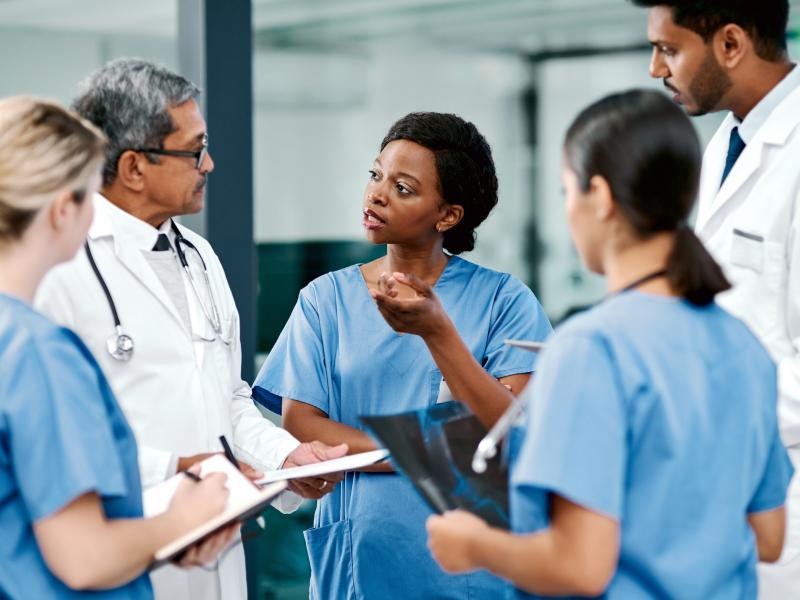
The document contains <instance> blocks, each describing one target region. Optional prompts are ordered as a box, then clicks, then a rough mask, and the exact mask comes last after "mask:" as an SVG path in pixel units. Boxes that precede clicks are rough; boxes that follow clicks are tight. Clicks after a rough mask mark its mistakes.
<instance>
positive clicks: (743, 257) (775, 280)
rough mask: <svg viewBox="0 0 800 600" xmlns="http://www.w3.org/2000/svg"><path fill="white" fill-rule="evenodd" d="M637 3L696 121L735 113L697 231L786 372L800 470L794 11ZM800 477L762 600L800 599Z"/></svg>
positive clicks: (763, 576) (788, 427)
mask: <svg viewBox="0 0 800 600" xmlns="http://www.w3.org/2000/svg"><path fill="white" fill-rule="evenodd" d="M634 2H635V3H636V4H638V5H644V6H648V7H650V11H649V17H648V37H649V39H650V42H651V44H652V45H653V57H652V62H651V65H650V72H651V75H652V76H653V77H657V78H660V79H663V80H664V85H665V86H666V87H667V88H668V89H669V90H671V91H672V92H673V94H674V98H675V101H676V102H679V103H681V104H682V105H683V106H684V107H685V108H686V110H687V112H689V114H692V115H701V114H705V113H709V112H715V111H729V112H728V114H727V116H726V118H725V120H724V121H723V123H722V125H721V126H720V128H719V130H718V131H717V132H716V134H715V135H714V137H713V139H712V140H711V142H710V143H709V145H708V148H707V149H706V152H705V156H704V159H703V172H702V180H701V184H700V202H699V209H698V215H697V222H696V225H695V227H696V229H697V232H698V234H699V235H700V237H701V238H702V239H703V240H704V241H705V243H706V245H707V246H708V248H709V250H710V251H711V252H712V254H713V255H714V257H715V258H716V259H717V261H718V262H719V263H720V264H721V265H722V266H723V267H724V269H725V273H726V275H727V276H728V278H729V279H730V281H731V282H732V283H733V289H732V290H731V291H730V292H728V293H726V294H723V295H722V296H720V297H719V302H720V304H721V305H722V306H723V307H724V308H726V309H727V310H729V311H730V312H732V313H733V314H735V315H736V316H738V317H740V318H741V319H743V320H744V321H745V322H746V323H747V324H748V325H749V326H750V328H751V329H752V330H753V331H754V332H755V333H756V335H758V337H759V338H760V339H761V341H762V342H763V343H764V344H765V345H766V346H767V348H768V349H769V351H770V353H771V354H772V357H773V359H774V360H775V361H776V363H777V364H778V377H779V393H780V398H779V403H778V413H779V419H780V425H781V434H782V437H783V441H784V444H785V445H786V446H787V448H788V449H789V454H790V456H791V457H792V460H793V462H794V466H795V472H796V473H797V472H800V470H799V468H800V210H798V209H800V69H797V68H795V65H794V64H792V62H791V61H790V60H789V57H788V54H787V48H786V27H787V22H788V13H789V6H788V1H787V0H761V1H760V2H753V1H752V0H705V1H702V2H699V1H695V2H693V1H691V0H689V1H683V0H634ZM730 351H731V352H736V351H737V349H736V348H731V349H730ZM736 468H738V465H731V469H736ZM799 477H800V476H798V475H797V474H796V475H795V478H794V480H793V481H792V484H791V487H790V490H789V495H788V499H787V503H788V507H789V519H788V520H787V522H788V531H787V536H788V537H787V539H786V543H785V546H784V552H783V555H782V557H781V560H780V562H779V563H777V564H775V565H760V566H759V596H760V597H761V598H768V599H770V600H773V599H774V600H779V599H780V600H785V599H787V598H800V479H799Z"/></svg>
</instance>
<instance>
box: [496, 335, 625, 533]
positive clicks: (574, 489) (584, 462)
mask: <svg viewBox="0 0 800 600" xmlns="http://www.w3.org/2000/svg"><path fill="white" fill-rule="evenodd" d="M615 372H616V369H615V366H614V361H613V360H612V357H611V354H610V350H609V349H608V348H607V346H606V344H605V342H604V341H603V340H602V339H600V338H595V337H590V336H585V335H575V334H572V335H570V336H569V337H563V336H560V337H557V338H556V339H555V341H553V342H552V343H551V344H550V345H549V346H548V347H547V349H546V350H545V351H544V354H543V355H542V360H541V362H540V366H539V368H538V370H537V374H536V378H535V379H534V384H533V385H532V386H529V387H528V388H527V389H526V390H525V392H523V393H525V394H527V395H528V401H529V404H528V416H527V432H526V435H525V441H524V442H523V444H522V448H521V450H520V452H519V455H518V458H517V461H516V463H515V465H514V469H513V472H512V484H513V485H514V486H515V487H517V488H525V487H534V488H538V489H541V490H544V491H547V492H551V493H554V494H557V495H559V496H561V497H563V498H566V499H567V500H570V501H571V502H574V503H576V504H579V505H581V506H583V507H584V508H587V509H589V510H592V511H595V512H599V513H602V514H604V515H606V516H608V517H611V518H612V519H615V520H617V521H619V520H620V517H621V514H622V505H623V499H624V493H625V485H624V474H625V464H626V461H627V443H626V429H627V425H626V421H627V416H626V410H625V402H624V396H623V394H622V392H621V386H620V382H619V380H618V377H617V376H616V374H615Z"/></svg>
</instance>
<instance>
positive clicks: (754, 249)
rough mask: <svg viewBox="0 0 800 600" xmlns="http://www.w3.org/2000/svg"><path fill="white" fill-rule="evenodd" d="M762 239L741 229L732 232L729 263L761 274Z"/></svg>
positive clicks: (762, 262)
mask: <svg viewBox="0 0 800 600" xmlns="http://www.w3.org/2000/svg"><path fill="white" fill-rule="evenodd" d="M764 245H765V244H764V238H763V237H762V236H760V235H757V234H755V233H750V232H748V231H744V230H742V229H734V230H733V239H732V241H731V263H733V264H734V265H736V266H738V267H744V268H745V269H751V270H753V271H757V272H759V273H761V272H762V271H763V270H764Z"/></svg>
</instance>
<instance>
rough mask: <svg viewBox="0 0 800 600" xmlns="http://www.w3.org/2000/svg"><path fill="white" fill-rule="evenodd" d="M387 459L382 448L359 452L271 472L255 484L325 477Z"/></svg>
mask: <svg viewBox="0 0 800 600" xmlns="http://www.w3.org/2000/svg"><path fill="white" fill-rule="evenodd" d="M388 457H389V451H388V450H385V449H383V448H381V449H379V450H370V451H369V452H359V453H358V454H351V455H349V456H343V457H341V458H334V459H331V460H324V461H321V462H318V463H313V464H310V465H303V466H301V467H292V468H290V469H278V470H276V471H271V472H269V473H267V474H266V475H264V477H262V478H261V479H259V480H258V481H256V482H255V483H256V485H266V484H269V483H272V482H274V481H286V480H289V479H299V478H301V477H318V476H319V475H327V474H328V473H340V472H342V471H354V470H355V469H360V468H362V467H368V466H370V465H374V464H377V463H379V462H381V461H383V460H386V459H387V458H388Z"/></svg>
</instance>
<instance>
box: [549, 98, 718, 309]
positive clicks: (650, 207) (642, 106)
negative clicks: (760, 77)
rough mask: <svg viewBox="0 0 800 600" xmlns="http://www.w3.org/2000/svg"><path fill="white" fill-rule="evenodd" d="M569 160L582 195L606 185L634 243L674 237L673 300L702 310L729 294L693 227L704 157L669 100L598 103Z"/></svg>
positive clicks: (581, 123) (573, 139)
mask: <svg viewBox="0 0 800 600" xmlns="http://www.w3.org/2000/svg"><path fill="white" fill-rule="evenodd" d="M564 154H565V156H566V163H567V166H568V167H569V168H570V170H571V171H572V172H573V173H574V174H575V176H576V177H577V180H578V184H579V185H580V187H581V189H582V190H583V191H584V192H587V191H588V190H589V189H590V185H591V179H592V177H594V176H600V177H602V178H603V179H605V180H606V181H607V182H608V185H609V187H610V188H611V193H612V194H613V196H614V201H615V203H616V205H617V206H618V207H619V210H620V211H621V213H622V214H623V215H624V217H625V219H626V220H627V222H628V223H629V224H630V226H631V227H632V229H633V230H634V232H635V234H636V235H637V236H639V237H640V238H642V239H647V238H648V237H652V236H653V235H655V234H658V233H662V232H663V233H674V234H675V244H674V246H673V250H672V253H671V255H670V257H669V259H668V260H667V277H668V279H669V281H670V284H671V285H672V288H673V289H674V290H675V291H676V292H678V293H679V294H680V295H681V296H683V297H684V298H686V299H687V300H689V301H690V302H692V303H694V304H699V305H704V304H708V303H709V302H711V301H712V300H713V299H714V296H715V295H716V294H717V293H719V292H721V291H724V290H726V289H728V288H729V287H730V284H729V283H728V281H727V280H726V279H725V277H724V275H723V274H722V270H721V269H720V267H719V265H718V264H717V263H716V262H715V261H714V259H713V258H712V257H711V255H710V254H709V253H708V251H707V250H706V249H705V248H704V247H703V244H702V242H700V240H699V239H698V238H697V236H696V235H695V234H694V232H692V230H691V229H690V227H689V226H688V223H687V220H688V218H689V214H690V213H691V211H692V207H693V206H694V202H695V197H696V195H697V189H698V186H699V182H700V164H701V160H702V152H701V149H700V142H699V140H698V139H697V134H696V133H695V131H694V128H693V127H692V124H691V122H690V121H689V117H687V116H686V114H684V112H683V111H682V110H681V109H680V108H679V107H678V106H677V105H675V104H674V103H673V102H671V101H670V100H669V99H668V98H667V97H666V96H665V95H664V94H661V93H660V92H656V91H653V90H631V91H629V92H624V93H620V94H612V95H611V96H607V97H605V98H603V99H602V100H599V101H597V102H595V103H594V104H592V105H590V106H589V107H587V108H586V109H584V110H583V111H582V112H581V113H580V114H579V115H578V116H577V117H576V118H575V121H573V123H572V125H570V127H569V130H568V132H567V135H566V139H565V142H564Z"/></svg>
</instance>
